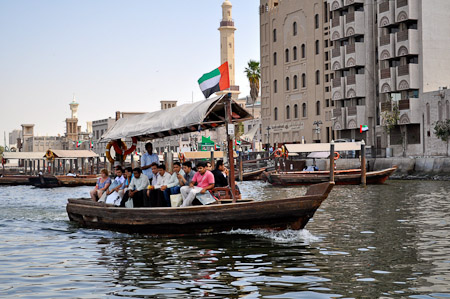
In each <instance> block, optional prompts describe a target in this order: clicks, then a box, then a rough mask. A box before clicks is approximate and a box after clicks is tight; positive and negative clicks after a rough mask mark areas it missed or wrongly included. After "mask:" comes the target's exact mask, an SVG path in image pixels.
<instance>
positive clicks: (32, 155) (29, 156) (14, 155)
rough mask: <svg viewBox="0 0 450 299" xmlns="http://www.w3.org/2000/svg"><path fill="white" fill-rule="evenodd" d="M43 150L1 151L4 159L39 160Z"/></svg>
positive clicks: (43, 153) (42, 155)
mask: <svg viewBox="0 0 450 299" xmlns="http://www.w3.org/2000/svg"><path fill="white" fill-rule="evenodd" d="M44 155H45V152H3V154H2V157H3V158H4V159H21V160H22V159H23V160H39V159H42V158H43V157H44Z"/></svg>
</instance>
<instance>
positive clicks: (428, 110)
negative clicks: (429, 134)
mask: <svg viewBox="0 0 450 299" xmlns="http://www.w3.org/2000/svg"><path fill="white" fill-rule="evenodd" d="M430 118H431V113H430V104H429V103H427V125H430V123H431V121H430Z"/></svg>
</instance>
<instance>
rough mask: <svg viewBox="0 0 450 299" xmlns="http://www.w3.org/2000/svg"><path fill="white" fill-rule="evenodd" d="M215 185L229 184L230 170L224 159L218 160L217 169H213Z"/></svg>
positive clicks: (223, 185)
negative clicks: (226, 166)
mask: <svg viewBox="0 0 450 299" xmlns="http://www.w3.org/2000/svg"><path fill="white" fill-rule="evenodd" d="M212 173H213V175H214V184H215V187H227V186H228V179H227V176H228V170H227V169H226V168H225V166H224V165H223V160H219V161H217V162H216V169H214V170H213V172H212Z"/></svg>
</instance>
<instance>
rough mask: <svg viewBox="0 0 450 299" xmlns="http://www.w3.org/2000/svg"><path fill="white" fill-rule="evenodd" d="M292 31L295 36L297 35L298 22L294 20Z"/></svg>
mask: <svg viewBox="0 0 450 299" xmlns="http://www.w3.org/2000/svg"><path fill="white" fill-rule="evenodd" d="M292 32H293V34H294V36H296V35H297V22H294V24H292Z"/></svg>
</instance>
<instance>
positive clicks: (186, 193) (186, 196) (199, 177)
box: [181, 161, 214, 207]
mask: <svg viewBox="0 0 450 299" xmlns="http://www.w3.org/2000/svg"><path fill="white" fill-rule="evenodd" d="M197 169H198V172H197V173H196V174H195V175H194V177H193V179H192V181H191V183H190V184H189V186H183V187H181V195H182V196H183V204H182V205H181V206H182V207H187V206H191V205H192V203H193V201H194V199H195V196H196V195H197V194H198V193H201V194H205V193H206V192H208V190H212V189H213V188H214V175H213V174H212V173H211V171H208V170H206V163H205V162H203V161H201V162H199V163H198V164H197ZM195 184H197V186H194V185H195Z"/></svg>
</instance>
